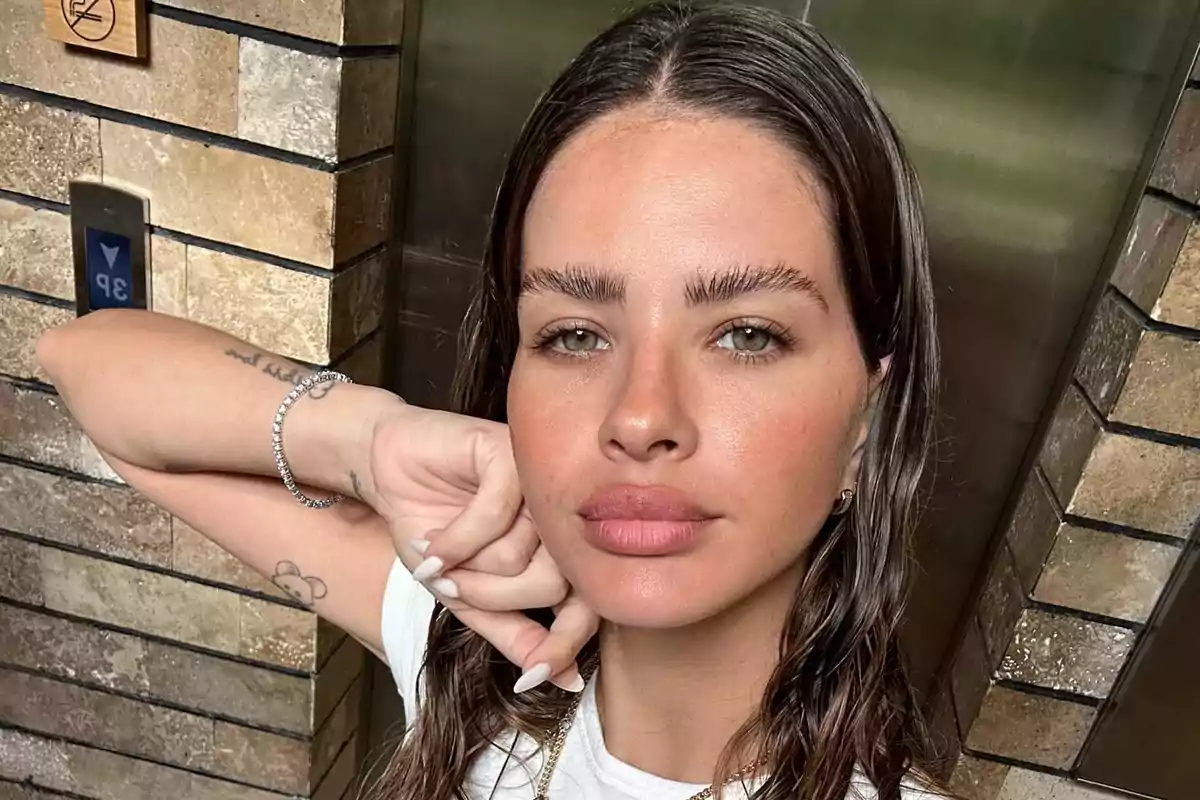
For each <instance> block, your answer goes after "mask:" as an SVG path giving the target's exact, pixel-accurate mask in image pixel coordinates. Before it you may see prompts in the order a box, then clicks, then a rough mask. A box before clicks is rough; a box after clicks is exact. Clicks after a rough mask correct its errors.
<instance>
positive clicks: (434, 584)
mask: <svg viewBox="0 0 1200 800" xmlns="http://www.w3.org/2000/svg"><path fill="white" fill-rule="evenodd" d="M429 588H430V589H432V590H433V591H435V592H437V593H438V594H440V595H442V596H443V597H449V598H450V599H451V600H457V599H458V584H457V583H455V582H454V581H452V580H450V579H449V578H434V579H433V580H431V581H430V582H429Z"/></svg>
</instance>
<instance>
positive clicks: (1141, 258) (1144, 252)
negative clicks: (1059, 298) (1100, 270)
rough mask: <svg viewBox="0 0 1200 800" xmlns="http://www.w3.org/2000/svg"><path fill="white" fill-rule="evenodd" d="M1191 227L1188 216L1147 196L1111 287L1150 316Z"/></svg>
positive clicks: (1140, 206) (1114, 273) (1119, 261)
mask: <svg viewBox="0 0 1200 800" xmlns="http://www.w3.org/2000/svg"><path fill="white" fill-rule="evenodd" d="M1190 223H1191V218H1190V217H1189V216H1188V215H1187V214H1185V213H1183V212H1182V211H1180V210H1178V209H1177V208H1175V207H1174V206H1172V205H1169V204H1168V203H1165V202H1163V201H1162V200H1159V199H1158V198H1156V197H1151V196H1149V195H1147V196H1145V197H1143V198H1142V201H1141V205H1139V206H1138V213H1137V218H1136V219H1135V220H1134V223H1133V228H1132V229H1131V230H1130V231H1129V236H1128V238H1127V239H1126V240H1125V249H1124V250H1123V251H1121V256H1120V258H1119V259H1118V260H1117V265H1116V267H1115V268H1114V270H1113V276H1112V285H1113V286H1115V287H1117V289H1118V290H1120V292H1121V294H1123V295H1125V296H1126V297H1128V298H1129V299H1130V300H1132V301H1133V303H1134V305H1136V306H1137V307H1138V308H1140V309H1142V311H1144V312H1146V313H1147V314H1149V313H1150V312H1151V310H1152V309H1153V308H1154V303H1155V301H1156V300H1158V296H1159V294H1160V293H1161V292H1162V289H1163V284H1165V283H1166V280H1167V275H1168V273H1170V271H1171V265H1172V264H1173V263H1175V259H1176V257H1177V256H1178V255H1179V248H1180V247H1181V246H1182V245H1183V238H1184V236H1185V235H1186V234H1187V232H1188V227H1189V225H1190Z"/></svg>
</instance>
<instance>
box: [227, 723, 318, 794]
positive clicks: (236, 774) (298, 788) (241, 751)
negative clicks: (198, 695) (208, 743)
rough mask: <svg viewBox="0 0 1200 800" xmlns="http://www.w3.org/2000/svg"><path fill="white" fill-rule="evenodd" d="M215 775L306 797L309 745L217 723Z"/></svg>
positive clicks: (266, 733) (299, 740) (276, 735)
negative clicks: (216, 773) (217, 759)
mask: <svg viewBox="0 0 1200 800" xmlns="http://www.w3.org/2000/svg"><path fill="white" fill-rule="evenodd" d="M214 741H215V747H216V751H217V752H218V753H220V754H221V760H220V763H219V764H218V765H217V771H218V774H221V775H224V776H226V777H231V778H239V779H241V780H245V781H247V782H248V783H253V784H255V785H256V786H263V787H265V788H270V789H274V790H276V791H280V792H286V793H288V794H297V795H302V796H307V795H308V788H309V787H308V768H309V761H310V756H309V751H310V745H309V743H308V742H306V741H304V740H302V739H293V738H289V737H287V736H280V735H279V734H277V733H269V732H267V731H258V730H254V729H252V728H243V727H241V726H240V725H230V724H229V723H227V722H221V721H219V720H218V721H217V723H216V726H215V731H214Z"/></svg>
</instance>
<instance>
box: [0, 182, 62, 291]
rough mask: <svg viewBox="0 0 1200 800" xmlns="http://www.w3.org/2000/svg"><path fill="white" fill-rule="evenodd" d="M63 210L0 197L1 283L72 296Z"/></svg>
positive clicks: (28, 289) (29, 289)
mask: <svg viewBox="0 0 1200 800" xmlns="http://www.w3.org/2000/svg"><path fill="white" fill-rule="evenodd" d="M72 263H73V262H72V260H71V222H70V219H69V218H68V217H67V215H66V214H61V213H59V212H57V211H50V210H47V209H41V208H33V207H31V206H27V205H24V204H21V203H14V202H12V201H10V200H2V199H0V285H4V286H15V287H16V288H18V289H24V290H26V291H28V292H37V293H38V294H45V295H49V296H51V297H58V298H60V299H62V300H74V299H75V272H74V269H73V267H72Z"/></svg>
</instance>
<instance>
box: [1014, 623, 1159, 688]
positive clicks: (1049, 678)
mask: <svg viewBox="0 0 1200 800" xmlns="http://www.w3.org/2000/svg"><path fill="white" fill-rule="evenodd" d="M1135 639H1136V637H1135V636H1134V634H1133V632H1132V631H1129V630H1127V629H1125V628H1119V627H1116V626H1114V625H1104V624H1101V623H1099V622H1091V621H1088V620H1083V619H1079V618H1077V617H1068V616H1066V615H1064V614H1051V613H1047V612H1045V611H1040V610H1037V609H1026V610H1025V613H1024V614H1023V615H1022V616H1021V621H1020V622H1018V623H1017V628H1016V630H1015V631H1014V632H1013V638H1012V641H1011V642H1009V645H1008V652H1007V653H1005V655H1004V661H1003V663H1001V665H1000V668H999V669H998V670H997V671H996V677H997V678H1001V679H1005V680H1013V681H1018V682H1020V683H1026V684H1030V685H1033V686H1042V687H1045V688H1047V689H1055V690H1058V691H1064V692H1070V693H1072V694H1081V695H1087V696H1089V697H1096V698H1104V697H1108V693H1109V691H1110V690H1111V689H1112V685H1113V683H1114V682H1115V681H1116V679H1117V673H1118V672H1119V671H1120V669H1121V667H1122V666H1123V665H1124V663H1125V659H1126V658H1127V657H1128V656H1129V652H1130V650H1132V649H1133V644H1134V640H1135Z"/></svg>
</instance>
